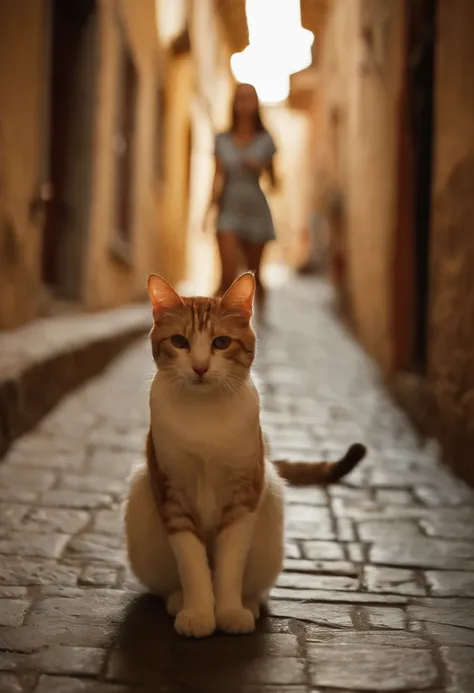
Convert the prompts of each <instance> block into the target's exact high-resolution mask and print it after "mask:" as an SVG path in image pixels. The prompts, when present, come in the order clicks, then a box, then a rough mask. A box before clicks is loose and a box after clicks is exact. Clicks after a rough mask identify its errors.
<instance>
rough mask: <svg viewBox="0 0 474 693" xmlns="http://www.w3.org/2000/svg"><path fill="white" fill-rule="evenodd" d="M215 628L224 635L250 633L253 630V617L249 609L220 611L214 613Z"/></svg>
mask: <svg viewBox="0 0 474 693" xmlns="http://www.w3.org/2000/svg"><path fill="white" fill-rule="evenodd" d="M216 620H217V627H218V628H219V630H222V631H223V632H224V633H234V634H235V635H238V634H243V633H252V632H253V631H254V630H255V617H254V615H253V613H252V612H251V611H249V609H244V608H240V609H222V610H220V609H219V610H217V613H216Z"/></svg>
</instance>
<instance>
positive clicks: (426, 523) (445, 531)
mask: <svg viewBox="0 0 474 693" xmlns="http://www.w3.org/2000/svg"><path fill="white" fill-rule="evenodd" d="M442 513H445V510H444V509H443V511H442ZM454 518H455V515H454V517H453V513H451V517H450V518H446V517H443V514H440V516H436V517H433V516H430V517H426V518H422V519H421V520H420V525H421V527H422V529H423V530H424V531H425V532H426V534H428V535H429V536H430V537H439V538H441V539H467V540H471V541H474V530H473V526H474V518H472V520H470V519H469V518H467V519H465V520H463V518H462V516H461V513H460V516H459V520H458V521H456V520H455V519H454Z"/></svg>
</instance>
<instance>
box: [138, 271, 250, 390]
mask: <svg viewBox="0 0 474 693" xmlns="http://www.w3.org/2000/svg"><path fill="white" fill-rule="evenodd" d="M148 294H149V296H150V300H151V303H152V306H153V321H154V324H153V328H152V331H151V334H150V337H151V344H152V351H153V358H154V359H155V363H156V365H157V368H158V371H159V372H160V374H163V377H166V378H167V379H169V383H170V389H175V390H176V391H178V390H181V389H182V388H186V389H189V388H192V389H193V390H194V391H195V392H202V393H204V392H208V391H209V390H210V389H214V388H221V389H223V390H226V391H228V392H229V393H230V392H235V391H237V390H238V388H239V386H240V385H242V383H243V382H244V381H245V380H246V379H247V378H248V375H249V371H250V367H251V365H252V362H253V360H254V356H255V333H254V331H253V329H252V327H251V325H250V319H251V317H252V310H253V300H254V294H255V279H254V277H253V275H252V274H251V273H250V272H246V273H245V274H242V275H241V276H240V277H239V278H238V279H236V280H235V282H234V283H233V284H232V286H231V287H230V288H229V289H228V291H227V292H226V293H225V294H224V296H223V297H222V298H201V297H192V298H187V297H181V296H179V295H178V294H177V293H176V291H175V290H174V289H173V288H172V287H171V286H170V285H169V284H168V283H167V282H166V281H165V280H164V279H163V278H162V277H159V276H158V275H156V274H152V275H151V276H150V278H149V279H148Z"/></svg>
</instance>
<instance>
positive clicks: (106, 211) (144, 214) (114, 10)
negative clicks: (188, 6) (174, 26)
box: [85, 0, 160, 309]
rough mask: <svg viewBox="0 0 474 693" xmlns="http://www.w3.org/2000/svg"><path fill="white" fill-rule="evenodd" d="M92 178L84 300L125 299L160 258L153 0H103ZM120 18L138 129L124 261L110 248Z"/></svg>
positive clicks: (142, 286) (95, 304)
mask: <svg viewBox="0 0 474 693" xmlns="http://www.w3.org/2000/svg"><path fill="white" fill-rule="evenodd" d="M99 6H100V18H99V59H98V72H99V74H98V84H97V115H96V130H95V151H94V184H93V200H92V206H91V219H90V232H89V237H90V242H89V257H88V272H87V278H86V291H85V302H86V305H87V306H88V307H90V308H93V309H97V308H105V307H109V306H113V305H119V304H121V303H125V302H127V301H131V300H133V299H134V298H136V297H137V296H138V295H141V294H143V292H144V291H145V290H146V278H147V274H148V273H149V272H150V271H153V270H154V271H156V270H157V266H158V265H159V257H160V254H159V249H160V246H159V237H160V226H159V221H158V219H159V214H158V210H157V191H156V182H155V179H154V175H153V166H154V162H153V151H154V137H155V131H156V123H157V118H156V91H157V75H158V67H159V58H160V56H159V51H158V38H157V29H156V18H155V3H154V1H153V0H141V2H140V3H139V5H138V6H137V3H136V2H134V0H120V2H119V3H110V2H107V0H101V1H100V3H99ZM119 22H120V23H121V24H122V26H123V28H124V32H125V35H126V37H127V40H128V42H129V44H130V47H131V51H132V55H133V58H134V63H135V67H136V69H137V72H138V97H137V120H136V124H137V129H136V137H135V150H134V162H133V165H134V179H133V191H132V207H133V222H132V233H131V237H132V242H131V249H130V250H131V252H130V261H129V263H128V264H127V263H123V262H121V261H120V260H118V259H116V258H114V257H113V256H112V254H111V252H110V247H111V243H112V240H113V234H114V228H113V225H114V222H113V219H114V154H113V142H114V134H115V122H116V120H115V118H116V103H117V81H118V66H119V46H120V43H119V36H120V34H119Z"/></svg>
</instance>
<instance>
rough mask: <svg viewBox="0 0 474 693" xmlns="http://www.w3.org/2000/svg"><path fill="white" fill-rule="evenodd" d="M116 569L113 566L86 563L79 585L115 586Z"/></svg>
mask: <svg viewBox="0 0 474 693" xmlns="http://www.w3.org/2000/svg"><path fill="white" fill-rule="evenodd" d="M117 581H118V571H117V568H116V567H115V566H110V567H109V566H98V565H88V566H86V567H85V568H84V570H83V572H82V574H81V576H80V578H79V580H78V584H79V585H87V586H91V587H116V586H117Z"/></svg>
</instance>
